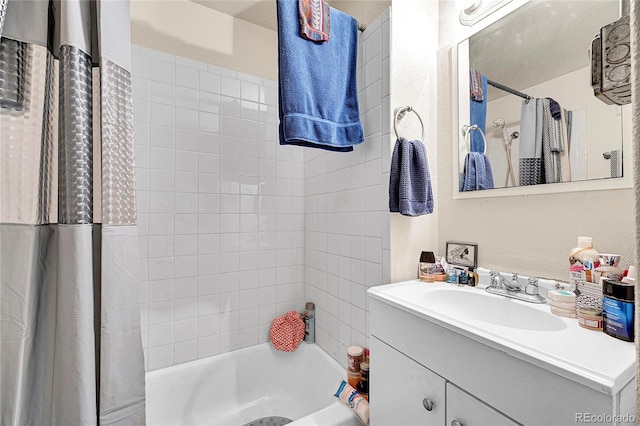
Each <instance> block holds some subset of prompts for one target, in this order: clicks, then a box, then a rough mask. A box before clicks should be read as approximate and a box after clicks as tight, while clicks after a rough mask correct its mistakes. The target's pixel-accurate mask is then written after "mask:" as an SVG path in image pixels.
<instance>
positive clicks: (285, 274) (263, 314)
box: [132, 2, 424, 369]
mask: <svg viewBox="0 0 640 426" xmlns="http://www.w3.org/2000/svg"><path fill="white" fill-rule="evenodd" d="M168 3H169V5H170V6H169V8H168V9H167V10H164V9H163V7H164V5H165V2H150V4H149V5H147V6H146V7H147V9H145V10H144V13H143V11H142V9H141V11H138V13H137V15H136V16H137V17H136V20H134V21H133V22H132V27H133V28H132V32H133V33H136V28H137V27H139V26H140V25H141V24H140V22H139V21H140V20H146V21H149V24H148V26H151V27H153V28H154V29H155V30H157V31H158V32H159V33H160V34H156V33H151V32H150V33H142V36H141V35H140V34H141V33H140V32H138V37H139V38H137V40H142V43H143V44H144V45H145V46H151V47H154V49H149V48H146V47H140V48H135V49H134V64H133V75H134V78H133V89H134V103H135V105H134V107H135V108H134V114H135V117H134V118H135V121H136V142H137V145H138V147H137V148H138V151H137V169H138V180H139V185H138V186H139V188H138V189H139V191H138V196H139V200H140V201H139V228H140V235H141V236H140V253H141V256H142V259H141V263H142V265H143V266H142V271H141V275H142V277H143V279H144V282H143V285H142V291H141V301H142V304H143V312H142V321H143V326H144V330H143V341H144V345H145V352H146V355H147V360H148V368H149V369H155V368H160V367H163V366H166V365H171V364H173V363H179V362H184V361H188V360H191V359H194V358H196V357H197V358H200V357H203V356H209V355H213V354H215V353H220V352H225V351H228V350H233V349H236V348H239V347H242V346H247V345H250V344H254V343H258V342H262V341H266V340H267V338H268V335H267V331H268V326H269V325H270V323H271V320H272V319H273V317H275V316H276V315H277V314H282V313H284V312H285V311H286V310H288V309H297V310H300V311H301V310H302V309H303V307H304V305H303V301H307V300H308V301H313V302H315V303H316V312H317V313H316V315H317V317H316V318H317V320H316V321H317V329H316V339H317V343H318V344H319V345H320V346H321V347H322V348H323V349H325V350H326V351H327V352H329V353H330V354H331V355H332V356H333V357H334V358H335V359H336V360H338V361H339V362H340V363H343V364H344V363H345V361H346V347H347V346H349V345H353V344H358V345H362V346H368V329H367V323H368V314H367V312H368V309H367V302H366V297H365V292H366V289H367V288H368V287H369V286H372V285H379V284H383V283H386V282H389V281H390V270H391V266H390V265H391V262H390V239H389V232H390V231H389V229H390V225H389V213H388V180H389V174H388V170H389V159H390V145H389V143H388V141H390V140H391V130H390V126H389V122H390V119H389V117H390V113H389V104H390V72H389V71H390V58H389V56H390V44H389V40H390V31H391V28H390V13H389V11H387V12H386V13H384V14H383V15H382V16H381V17H379V18H378V19H377V20H376V21H375V22H371V23H368V26H367V30H366V31H365V32H363V33H361V34H360V40H359V49H358V89H359V90H358V93H359V103H360V112H361V118H362V123H363V128H364V133H365V136H366V141H365V142H364V143H363V144H361V145H359V146H357V147H356V148H355V149H354V151H353V152H351V153H335V152H329V151H324V150H317V149H310V148H302V147H295V146H278V144H277V141H276V139H277V123H278V121H277V110H276V108H277V106H276V105H277V104H276V101H277V83H276V82H275V81H273V80H270V79H263V78H260V77H258V76H257V75H251V74H247V73H241V72H236V71H234V70H235V69H245V68H243V66H244V65H243V64H244V61H245V59H246V58H243V56H244V57H251V55H252V53H251V52H250V50H255V49H260V44H257V45H254V46H251V47H249V46H248V45H250V44H251V42H250V41H248V39H240V38H237V37H236V38H234V41H233V43H232V44H238V45H243V46H237V48H234V49H233V55H232V56H229V57H226V56H225V55H218V54H212V52H213V51H214V50H216V49H218V47H217V46H218V44H219V43H225V42H229V41H230V39H229V38H230V37H231V36H230V35H229V34H231V33H229V34H227V35H221V36H220V37H223V40H211V39H205V40H202V39H201V38H200V37H201V35H199V34H197V33H193V32H192V30H191V29H189V28H188V27H189V25H188V21H185V22H182V18H183V16H182V15H183V14H184V16H187V17H188V16H190V14H192V13H194V11H196V9H193V8H192V7H191V6H197V7H201V6H198V5H191V6H189V5H187V9H186V10H185V11H183V10H182V9H181V10H180V11H178V10H173V9H171V7H172V6H171V5H172V4H173V3H174V2H168ZM154 4H156V6H155V7H154V6H153V5H154ZM158 5H160V6H161V7H158ZM132 9H133V3H132ZM172 10H173V11H172ZM197 11H198V12H202V13H205V14H208V13H209V12H207V10H204V9H202V10H201V9H197ZM169 12H171V13H175V14H179V15H180V16H181V18H180V20H179V21H176V22H175V23H173V24H172V25H173V26H170V27H166V26H165V25H164V24H166V23H167V22H168V21H167V20H168V19H169V18H170V15H171V13H169ZM132 13H133V10H132ZM220 19H222V21H223V22H224V21H225V19H226V18H224V17H222V18H220ZM194 22H197V21H194ZM244 24H246V23H241V22H237V21H236V22H235V23H234V25H238V26H240V25H244ZM139 30H140V28H138V31H139ZM251 30H252V31H253V33H252V36H253V37H263V36H266V37H267V38H270V39H271V40H276V34H275V33H274V32H267V33H265V34H262V33H261V32H262V31H263V29H259V30H256V29H255V28H253V29H251ZM248 36H249V35H248ZM248 36H247V37H248ZM134 39H135V38H134ZM164 41H167V43H164ZM189 43H194V44H193V45H190V46H187V44H189ZM155 47H158V48H159V49H160V50H162V51H160V50H156V49H155ZM166 51H168V52H169V53H164V52H166ZM171 52H174V53H175V52H181V54H182V52H184V54H185V55H188V56H190V57H191V58H193V57H196V58H198V57H199V56H198V54H199V53H203V52H205V53H206V55H204V57H205V60H204V61H194V60H192V59H187V58H184V57H182V56H174V55H173V54H172V53H171ZM269 54H270V55H272V57H271V59H268V60H265V61H262V62H261V60H260V59H256V60H255V63H253V67H256V66H259V67H260V71H259V72H256V73H255V74H258V75H261V76H262V75H266V76H269V75H276V74H277V63H276V61H275V60H276V59H277V53H276V51H275V49H274V51H273V52H270V53H269ZM219 61H220V62H219ZM212 63H214V64H216V65H211V64H212ZM219 63H223V64H231V65H228V66H229V68H222V67H220V66H218V65H219ZM251 69H253V68H251ZM245 87H246V88H247V90H246V93H245V90H243V89H245ZM256 87H257V88H258V91H259V94H260V96H261V97H260V98H259V102H255V100H254V99H246V98H245V96H250V95H251V94H252V93H254V91H253V90H249V89H254V88H256ZM235 88H239V89H240V92H237V91H235V92H233V93H229V92H228V93H223V92H224V91H225V90H226V91H229V90H234V89H235ZM216 102H217V103H216ZM254 107H257V108H258V109H259V111H258V113H259V114H258V115H255V116H254V115H252V114H254V113H255V112H256V111H255V109H254ZM203 108H204V109H203ZM150 110H151V112H149V111H150ZM186 110H189V111H190V112H189V114H187V115H186V116H189V115H193V114H194V113H195V114H196V115H194V120H193V121H192V122H191V124H190V125H192V126H193V128H191V129H188V130H189V131H188V133H185V130H187V129H179V128H178V127H180V126H182V124H180V126H179V125H178V117H179V116H180V117H182V118H184V117H185V112H186ZM154 111H156V112H155V113H154ZM161 111H164V112H165V113H166V114H165V115H163V116H162V115H161V116H159V117H158V116H157V114H158V113H159V112H161ZM203 113H204V114H210V115H205V116H203V115H201V114H203ZM237 114H239V117H238V116H237ZM246 114H250V115H251V117H245V115H246ZM423 117H424V116H423ZM238 118H240V121H238V120H237V119H238ZM210 119H215V120H219V125H216V126H213V127H211V128H200V127H198V126H201V125H207V123H209V122H210ZM247 119H248V121H247ZM254 120H259V121H255V122H254ZM216 122H217V121H216ZM225 123H228V124H230V127H229V126H225ZM256 123H257V124H258V126H259V127H258V130H259V131H260V133H259V143H258V146H259V151H256V144H255V140H254V137H253V136H251V135H247V134H245V133H244V132H245V130H246V128H247V126H249V125H250V129H255V128H256V126H255V124H256ZM225 127H226V128H225ZM238 132H240V133H239V134H238ZM229 133H233V135H231V134H229ZM187 136H188V137H187ZM238 136H240V137H238ZM193 138H195V144H194V143H193V141H194V139H193ZM199 139H202V140H203V141H205V140H206V141H210V142H211V143H213V144H214V146H215V148H213V150H211V151H210V150H209V148H207V147H206V145H202V144H200V143H198V141H199ZM185 144H186V145H185ZM232 147H235V149H236V151H234V157H233V158H230V157H229V156H227V155H226V154H228V153H227V152H225V151H224V150H225V149H231V148H232ZM303 153H304V162H303V161H302V160H303ZM235 154H237V155H235ZM178 158H181V159H184V158H189V159H191V161H192V162H191V163H185V162H183V161H178ZM229 161H232V164H233V167H234V171H235V172H236V173H235V174H234V176H233V178H232V176H229V173H227V172H224V169H225V168H226V167H229V165H228V164H229ZM211 162H214V163H215V164H216V165H217V168H215V169H207V170H198V167H202V166H203V165H204V166H205V167H207V168H209V167H210V166H211ZM256 164H257V166H258V167H256ZM236 168H238V170H236ZM203 172H204V173H206V174H204V173H203ZM251 172H255V173H256V174H253V173H251ZM200 175H203V176H202V178H206V179H205V180H207V181H208V182H211V179H213V180H214V181H215V182H216V185H217V186H218V188H219V189H218V190H217V191H212V190H211V189H209V187H208V183H205V180H202V179H199V180H198V179H196V177H198V178H200V177H201V176H200ZM225 175H227V176H225ZM189 178H190V179H189ZM228 178H231V179H228ZM246 178H249V179H250V181H249V183H250V184H249V185H243V180H244V179H246ZM303 178H304V179H303ZM185 179H186V180H185ZM256 182H257V184H258V186H259V188H258V189H257V190H255V186H254V184H256ZM184 185H190V186H188V187H185V186H184ZM244 190H246V191H248V192H246V193H244V192H243V191H244ZM256 191H257V192H256ZM189 194H191V195H189ZM303 194H304V197H303ZM185 195H186V196H187V198H191V199H192V201H191V203H189V202H187V203H185V202H184V200H185ZM201 197H204V198H201ZM160 199H165V201H166V203H159V202H158V201H159V200H160ZM153 200H156V201H155V202H154V201H153ZM203 202H204V204H203V205H202V206H201V203H203ZM238 202H239V203H240V204H238ZM194 203H195V204H194ZM229 203H231V204H229ZM256 206H259V207H257V208H258V210H255V208H256ZM185 209H186V210H189V211H185ZM203 209H204V211H203ZM229 209H231V210H232V211H229ZM238 209H239V210H238ZM245 209H248V210H245ZM303 213H304V214H303ZM158 221H161V222H163V223H165V225H166V227H162V228H160V229H158V228H157V227H156V226H154V223H158ZM194 221H195V223H194ZM179 224H180V225H179ZM189 224H191V226H188V225H189ZM209 224H211V225H212V226H209ZM256 237H257V239H258V242H259V243H260V247H259V248H255V247H254V246H253V245H252V241H253V243H255V241H256V240H255V238H256ZM238 241H239V242H238ZM188 242H191V243H192V244H191V245H187V243H188ZM200 242H202V244H200ZM194 243H195V244H196V245H195V246H194V245H193V244H194ZM228 243H229V244H231V245H229V244H228ZM236 243H238V244H239V245H236ZM245 243H247V244H249V245H248V246H245V245H244V244H245ZM223 247H224V248H223ZM185 250H186V251H185ZM416 256H417V255H416ZM416 256H413V257H416ZM229 261H231V262H229ZM411 263H412V269H413V265H415V262H411ZM209 268H214V269H213V270H210V269H209ZM303 275H304V277H303ZM303 280H304V282H305V284H304V285H302V284H301V282H302V281H303ZM256 321H257V323H256Z"/></svg>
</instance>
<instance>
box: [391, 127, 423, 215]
mask: <svg viewBox="0 0 640 426" xmlns="http://www.w3.org/2000/svg"><path fill="white" fill-rule="evenodd" d="M389 211H390V212H391V213H400V214H403V215H405V216H420V215H424V214H429V213H433V191H432V189H431V176H430V175H429V165H428V163H427V153H426V151H425V149H424V145H423V144H422V142H420V141H408V140H406V139H404V138H399V139H398V140H397V141H396V145H395V147H394V148H393V157H392V158H391V173H390V174H389Z"/></svg>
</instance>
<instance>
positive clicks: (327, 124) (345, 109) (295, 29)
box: [277, 0, 364, 151]
mask: <svg viewBox="0 0 640 426" xmlns="http://www.w3.org/2000/svg"><path fill="white" fill-rule="evenodd" d="M277 10H278V65H279V71H278V72H279V91H278V92H279V100H280V102H279V106H280V127H279V130H280V144H281V145H287V144H290V145H301V146H308V147H315V148H323V149H328V150H332V151H352V150H353V146H354V145H357V144H359V143H362V142H363V141H364V135H363V132H362V126H361V125H360V112H359V110H358V90H357V85H356V57H357V53H358V24H357V22H356V20H355V19H354V18H352V17H351V16H349V15H347V14H345V13H343V12H340V11H339V10H337V9H334V8H331V38H330V39H329V41H327V42H325V43H319V42H312V41H309V40H306V39H304V38H303V37H302V36H301V35H300V22H299V20H298V1H297V0H278V1H277Z"/></svg>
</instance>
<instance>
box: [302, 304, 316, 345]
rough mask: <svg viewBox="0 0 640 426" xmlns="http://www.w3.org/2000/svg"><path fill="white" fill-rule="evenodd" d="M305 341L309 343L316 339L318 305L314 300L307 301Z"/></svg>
mask: <svg viewBox="0 0 640 426" xmlns="http://www.w3.org/2000/svg"><path fill="white" fill-rule="evenodd" d="M304 341H305V342H307V343H314V342H315V341H316V306H315V305H314V304H313V302H307V304H306V306H305V313H304Z"/></svg>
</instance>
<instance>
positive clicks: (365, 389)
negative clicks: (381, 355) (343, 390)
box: [356, 362, 369, 401]
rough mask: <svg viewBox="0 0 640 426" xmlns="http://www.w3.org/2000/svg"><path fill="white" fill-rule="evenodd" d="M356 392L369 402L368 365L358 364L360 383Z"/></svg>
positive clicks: (366, 363) (364, 363)
mask: <svg viewBox="0 0 640 426" xmlns="http://www.w3.org/2000/svg"><path fill="white" fill-rule="evenodd" d="M356 389H357V390H358V392H360V393H361V394H362V395H363V396H364V397H365V399H366V400H367V401H368V400H369V363H368V362H361V363H360V382H359V383H358V386H357V387H356Z"/></svg>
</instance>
